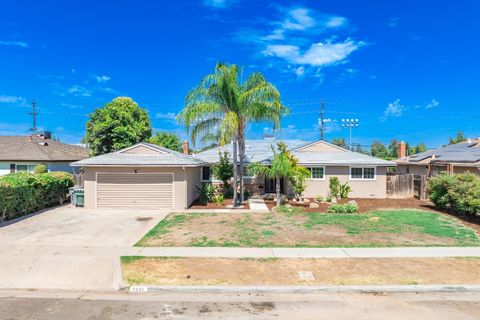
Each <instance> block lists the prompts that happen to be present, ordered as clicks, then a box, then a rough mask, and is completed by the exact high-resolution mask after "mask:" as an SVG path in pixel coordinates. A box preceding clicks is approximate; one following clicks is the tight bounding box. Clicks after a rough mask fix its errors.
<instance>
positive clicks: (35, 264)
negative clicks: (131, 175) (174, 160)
mask: <svg viewBox="0 0 480 320" xmlns="http://www.w3.org/2000/svg"><path fill="white" fill-rule="evenodd" d="M167 214H168V212H165V211H139V210H128V211H124V210H87V209H83V208H75V207H71V206H62V207H57V208H54V209H50V210H46V211H44V212H43V213H41V214H38V215H36V216H33V217H30V218H28V219H25V220H22V221H19V222H16V223H13V224H10V225H7V226H3V227H0V288H28V289H30V288H32V289H76V290H80V289H85V290H94V289H95V290H109V289H113V286H114V276H115V275H114V266H115V263H116V262H117V260H118V256H119V255H120V254H122V253H125V252H129V251H132V252H134V251H135V250H136V249H135V248H132V247H131V246H132V245H133V244H135V243H136V242H137V241H138V240H139V239H140V238H141V237H142V236H143V235H144V234H145V233H146V232H147V231H148V230H150V229H151V228H152V227H153V226H155V225H156V224H157V223H158V222H159V221H160V220H161V219H163V218H164V217H165V216H166V215H167Z"/></svg>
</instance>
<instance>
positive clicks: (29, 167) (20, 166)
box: [16, 164, 35, 172]
mask: <svg viewBox="0 0 480 320" xmlns="http://www.w3.org/2000/svg"><path fill="white" fill-rule="evenodd" d="M33 168H35V165H33V164H17V170H16V171H17V172H18V171H26V172H33Z"/></svg>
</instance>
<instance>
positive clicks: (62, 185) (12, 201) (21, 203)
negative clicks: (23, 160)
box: [0, 172, 74, 221]
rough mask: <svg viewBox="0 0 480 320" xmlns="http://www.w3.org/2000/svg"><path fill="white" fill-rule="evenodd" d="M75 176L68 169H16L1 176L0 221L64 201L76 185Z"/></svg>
mask: <svg viewBox="0 0 480 320" xmlns="http://www.w3.org/2000/svg"><path fill="white" fill-rule="evenodd" d="M73 185H74V180H73V177H72V176H71V175H70V174H68V173H65V172H50V173H41V174H36V175H34V174H30V173H26V172H19V173H13V174H9V175H6V176H3V177H1V178H0V221H3V220H10V219H13V218H16V217H18V216H22V215H25V214H29V213H31V212H34V211H36V210H39V209H42V208H45V207H48V206H51V205H53V204H57V203H62V202H63V200H64V199H65V198H66V195H67V194H68V188H70V187H73Z"/></svg>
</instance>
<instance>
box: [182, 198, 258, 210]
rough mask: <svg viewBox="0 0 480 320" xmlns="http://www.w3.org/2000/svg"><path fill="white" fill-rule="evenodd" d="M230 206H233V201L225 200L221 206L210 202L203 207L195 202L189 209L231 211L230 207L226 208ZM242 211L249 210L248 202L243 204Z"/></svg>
mask: <svg viewBox="0 0 480 320" xmlns="http://www.w3.org/2000/svg"><path fill="white" fill-rule="evenodd" d="M232 204H233V199H225V201H224V202H223V206H217V205H216V204H215V203H213V202H210V203H208V204H206V205H205V204H203V203H200V202H198V201H195V202H194V203H192V205H191V206H190V207H189V209H231V207H230V208H228V207H227V206H231V205H232ZM242 209H250V206H249V205H248V201H245V202H244V203H243V208H242Z"/></svg>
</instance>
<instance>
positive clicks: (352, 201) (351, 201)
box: [348, 200, 358, 207]
mask: <svg viewBox="0 0 480 320" xmlns="http://www.w3.org/2000/svg"><path fill="white" fill-rule="evenodd" d="M348 203H350V204H353V205H356V206H357V207H358V203H357V201H355V200H350V201H348Z"/></svg>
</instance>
